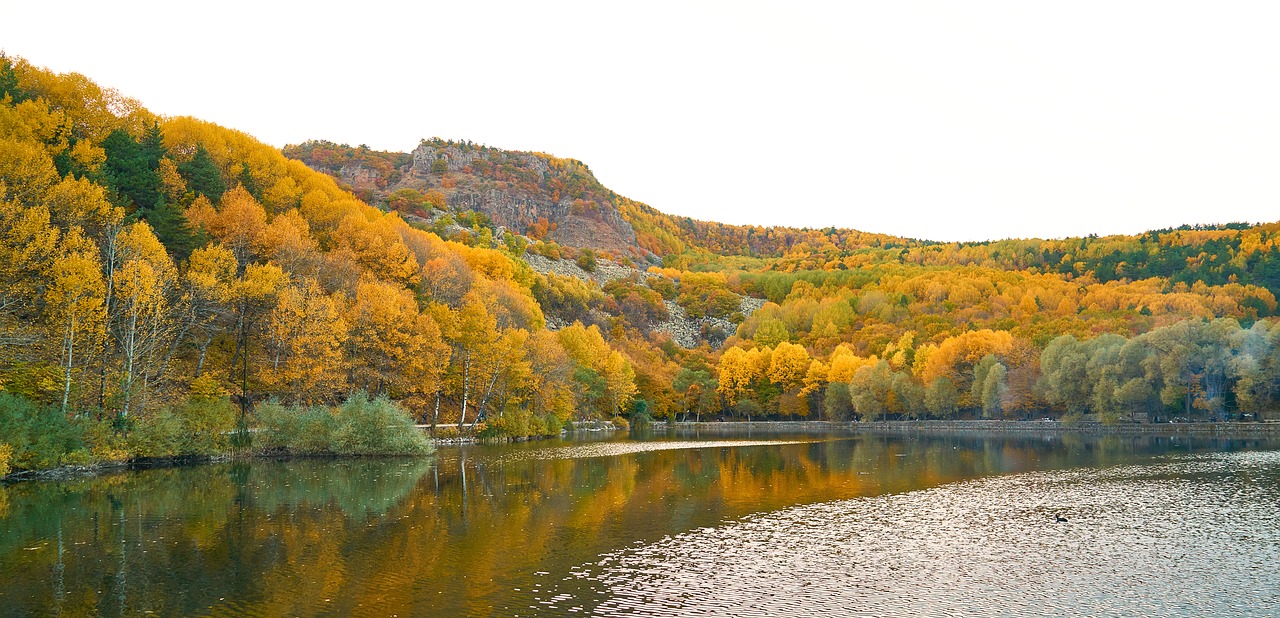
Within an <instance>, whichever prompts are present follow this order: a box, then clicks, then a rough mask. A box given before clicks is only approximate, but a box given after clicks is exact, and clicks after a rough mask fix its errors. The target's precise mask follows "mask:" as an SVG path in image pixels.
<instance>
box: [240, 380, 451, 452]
mask: <svg viewBox="0 0 1280 618" xmlns="http://www.w3.org/2000/svg"><path fill="white" fill-rule="evenodd" d="M255 417H256V419H257V422H258V426H259V432H258V435H257V436H256V439H255V445H256V446H257V447H259V448H262V449H286V450H288V451H290V452H293V453H299V454H322V453H324V454H327V453H332V454H338V455H424V454H428V453H430V452H431V449H432V446H431V441H430V440H429V439H428V438H427V437H426V435H424V434H423V432H421V431H419V430H418V428H417V427H415V426H414V423H413V418H412V417H411V416H410V415H409V413H408V412H406V411H405V410H404V409H403V408H401V407H400V406H399V405H397V404H396V403H395V402H393V401H391V400H390V399H387V398H386V397H378V398H377V399H369V396H368V395H366V394H365V393H364V392H357V393H355V394H353V395H352V396H351V397H350V398H348V399H347V401H346V403H343V404H342V405H341V406H338V407H337V408H336V409H332V410H331V409H329V408H323V407H301V406H289V407H286V406H282V405H280V404H279V403H277V402H268V403H266V404H263V405H261V406H259V407H258V409H257V412H256V413H255Z"/></svg>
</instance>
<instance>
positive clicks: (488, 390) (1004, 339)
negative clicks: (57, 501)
mask: <svg viewBox="0 0 1280 618" xmlns="http://www.w3.org/2000/svg"><path fill="white" fill-rule="evenodd" d="M780 206H781V205H780ZM1278 232H1280V224H1276V223H1268V224H1261V225H1247V224H1227V225H1215V226H1197V227H1191V226H1187V227H1183V228H1179V229H1166V230H1156V231H1151V232H1148V233H1145V234H1141V235H1136V236H1108V237H1088V238H1066V239H1059V240H1036V239H1027V240H1005V241H997V242H983V243H937V242H930V241H923V240H916V239H907V238H898V237H892V236H886V235H880V234H872V233H865V232H858V231H854V230H846V229H835V228H829V229H793V228H769V227H754V226H731V225H723V224H718V223H710V222H703V221H696V220H692V219H688V218H684V217H676V216H672V215H667V214H664V213H662V212H660V211H658V210H656V209H654V208H651V207H649V206H647V205H644V204H641V203H639V202H635V201H632V200H630V199H627V198H625V197H622V196H619V195H616V194H614V193H613V192H612V191H609V190H608V189H606V188H605V187H603V186H602V185H600V183H599V182H598V181H596V180H595V177H594V176H593V175H592V174H591V172H590V170H589V168H587V166H586V165H585V164H583V163H581V162H579V161H576V160H573V159H563V158H557V157H553V156H550V155H546V154H542V153H528V152H513V151H504V150H500V149H496V148H492V147H488V146H481V145H476V144H473V143H471V142H466V141H463V142H455V141H449V140H441V139H430V140H423V141H422V142H421V143H420V144H419V146H418V148H417V149H416V150H415V151H413V152H412V153H391V152H379V151H373V150H370V149H369V148H367V147H363V146H358V147H351V146H347V145H342V144H333V143H330V142H323V141H314V142H307V143H305V144H301V145H293V146H288V147H286V148H285V149H283V151H282V150H280V149H277V148H274V147H272V146H269V145H267V144H263V143H261V142H258V141H257V140H255V139H254V138H252V137H251V136H249V135H246V134H244V133H241V132H238V131H235V130H233V129H228V128H224V127H220V126H218V125H216V124H213V123H211V122H207V121H203V120H199V119H195V118H190V117H160V116H157V115H155V114H152V113H151V112H149V111H147V110H146V108H145V107H143V106H142V105H141V104H140V103H139V102H137V101H134V100H132V99H129V98H127V97H124V96H122V95H121V94H120V93H118V92H116V91H114V90H111V89H109V88H103V87H101V86H99V85H97V84H95V83H93V82H92V81H90V80H88V79H87V78H85V77H84V76H82V75H79V74H75V73H68V74H55V73H53V72H50V71H48V70H44V69H41V68H38V67H34V66H32V65H30V64H29V63H28V62H26V61H25V60H22V59H20V58H13V57H0V271H2V272H0V475H3V474H4V473H7V472H8V471H9V470H10V469H19V470H21V469H37V468H46V467H52V466H58V465H81V464H87V463H93V462H100V461H119V460H127V459H133V458H138V457H169V456H184V455H208V454H216V453H222V452H228V451H231V450H236V449H246V448H252V449H259V450H271V449H277V450H287V451H292V452H337V453H374V452H421V451H425V450H427V449H429V448H430V446H429V444H427V443H425V441H424V439H423V438H421V437H420V432H416V431H412V424H413V423H415V422H417V423H425V424H432V425H437V424H438V425H458V426H461V427H462V428H464V429H470V430H475V431H477V432H479V433H481V434H482V435H492V436H512V437H517V436H530V435H543V434H555V433H559V432H560V431H561V429H562V428H563V427H565V426H566V425H567V424H573V423H581V422H583V421H591V420H611V419H618V422H619V423H620V424H621V423H623V422H624V421H623V419H630V420H631V421H632V422H641V423H643V422H648V421H649V420H652V419H671V420H684V419H689V420H694V419H701V420H707V419H726V420H739V419H740V420H752V419H763V418H774V419H831V420H872V419H885V418H1016V419H1032V418H1042V417H1052V418H1064V419H1066V420H1068V421H1071V420H1077V419H1093V418H1096V419H1098V420H1100V421H1102V422H1107V423H1117V422H1134V421H1158V420H1162V421H1167V420H1171V419H1181V420H1226V419H1238V418H1244V419H1260V418H1263V417H1265V416H1267V415H1268V414H1269V413H1270V411H1271V410H1273V409H1274V408H1275V405H1276V398H1277V397H1280V346H1278V345H1277V338H1280V324H1278V323H1277V322H1275V321H1274V319H1273V315H1274V314H1275V313H1276V309H1277V307H1276V297H1275V294H1276V292H1277V291H1280V257H1277V252H1276V243H1277V240H1278V238H1277V233H1278ZM597 241H598V242H597ZM406 435H412V436H413V437H406Z"/></svg>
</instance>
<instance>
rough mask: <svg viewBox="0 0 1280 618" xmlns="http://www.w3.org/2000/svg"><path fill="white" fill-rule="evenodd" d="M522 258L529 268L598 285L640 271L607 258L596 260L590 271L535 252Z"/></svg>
mask: <svg viewBox="0 0 1280 618" xmlns="http://www.w3.org/2000/svg"><path fill="white" fill-rule="evenodd" d="M524 260H525V261H526V262H528V263H529V267H530V268H532V269H534V270H535V271H537V272H540V273H543V274H546V273H555V274H557V275H563V276H566V277H575V278H577V279H581V280H583V281H591V282H595V283H597V284H599V285H604V284H606V283H608V282H610V281H613V280H615V279H626V278H628V277H633V276H638V275H640V274H641V273H640V271H638V270H636V269H634V268H628V267H626V266H623V265H621V264H617V263H614V262H611V261H609V260H598V261H596V270H595V272H590V273H589V272H587V271H585V270H582V268H580V267H579V266H578V265H577V263H575V262H572V261H570V260H553V259H550V258H547V257H544V256H541V255H538V254H536V253H525V254H524Z"/></svg>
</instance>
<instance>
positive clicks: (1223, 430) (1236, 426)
mask: <svg viewBox="0 0 1280 618" xmlns="http://www.w3.org/2000/svg"><path fill="white" fill-rule="evenodd" d="M604 425H605V424H604V423H601V424H600V426H590V425H588V426H587V427H583V428H580V429H576V431H582V432H592V433H594V432H600V431H604V430H606V429H605V427H604ZM609 429H612V430H614V431H620V432H621V431H625V430H621V429H617V428H615V427H613V426H612V425H611V424H610V425H609ZM647 429H648V430H651V431H667V430H675V429H685V430H694V431H697V432H703V431H705V432H708V433H740V432H751V431H771V432H780V433H807V432H823V433H848V434H850V435H854V434H860V433H861V434H898V435H903V434H932V435H968V436H1009V435H1063V434H1077V435H1080V434H1083V435H1096V436H1102V435H1150V436H1196V437H1217V438H1263V439H1272V438H1274V439H1277V440H1280V423H1259V422H1251V423H1241V422H1222V423H1150V424H1136V423H1129V424H1121V425H1103V424H1101V423H1096V422H1095V423H1071V424H1067V423H1063V422H1061V421H1009V420H920V421H871V422H866V423H863V422H858V421H843V422H837V421H751V422H747V421H723V422H721V421H703V422H696V421H672V422H668V421H654V422H653V423H650V424H649V425H648V427H647ZM572 433H573V432H567V431H566V432H562V433H561V437H563V436H565V435H566V434H569V435H571V434H572ZM550 437H554V436H530V437H526V438H523V439H505V440H503V441H504V442H524V441H534V440H542V439H547V438H550ZM483 442H485V440H481V439H477V438H475V437H474V436H466V437H449V438H432V444H433V445H434V446H436V447H456V446H463V445H471V444H479V443H483ZM426 456H427V457H430V456H431V455H426ZM370 457H374V458H377V457H414V455H337V454H328V453H325V454H317V453H296V454H295V453H287V452H284V453H282V452H263V453H251V454H234V453H227V454H220V455H209V456H189V457H165V458H156V459H144V460H136V461H110V462H102V463H95V464H90V465H87V466H58V467H55V468H46V469H43V470H22V471H18V472H12V473H10V474H9V475H7V476H4V477H0V486H3V485H8V484H13V483H21V482H26V481H66V480H74V479H79V478H92V477H95V476H100V475H103V474H111V473H115V472H121V471H133V470H145V469H150V468H166V467H174V466H190V465H200V464H210V463H225V462H228V461H244V460H255V459H274V460H290V459H353V458H354V459H359V458H370Z"/></svg>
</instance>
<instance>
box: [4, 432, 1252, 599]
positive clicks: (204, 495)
mask: <svg viewBox="0 0 1280 618" xmlns="http://www.w3.org/2000/svg"><path fill="white" fill-rule="evenodd" d="M757 437H758V436H757ZM720 438H723V436H720ZM1177 440H1179V439H1178V438H1173V439H1171V438H1159V437H1153V436H1106V437H1104V438H1102V439H1097V438H1094V437H1090V436H1078V435H1072V434H1066V435H1059V436H1056V437H1050V438H1048V439H1046V438H1044V437H1040V436H1033V437H1025V438H1024V437H1015V438H975V437H964V436H946V437H919V436H906V437H903V436H869V435H864V436H859V437H856V438H846V439H839V440H835V441H829V442H819V443H808V444H790V445H772V446H751V447H734V448H727V447H717V448H700V449H683V450H657V451H648V452H640V453H634V454H629V455H623V456H615V457H594V458H584V459H559V460H542V459H536V458H527V459H516V458H504V457H502V456H501V454H503V453H505V452H506V451H504V450H502V449H458V450H454V451H445V452H442V453H441V456H440V457H439V458H438V459H437V460H397V459H391V460H379V459H357V460H295V461H289V462H280V463H276V462H251V463H247V464H246V463H237V464H225V465H211V466H197V467H190V468H173V469H163V470H147V471H142V472H133V473H128V474H118V475H111V476H105V477H100V478H95V479H84V480H77V481H69V482H59V483H23V484H19V485H14V486H11V487H9V488H7V490H6V493H7V501H8V505H9V506H8V515H7V516H5V517H4V518H3V520H0V603H4V606H5V607H6V608H7V609H8V611H13V612H15V613H19V614H21V613H41V612H47V610H48V609H49V608H50V607H51V606H56V607H57V608H60V609H61V610H63V611H67V612H72V613H120V612H125V613H135V612H142V611H145V610H151V611H157V612H160V613H167V614H191V613H209V611H210V610H209V607H210V606H217V607H218V608H219V610H220V611H223V612H226V613H236V614H243V613H262V614H269V615H283V614H314V613H317V612H321V611H330V612H335V613H373V614H389V613H401V614H433V613H434V614H464V613H469V612H471V611H473V610H475V611H480V612H481V613H484V612H485V611H491V612H493V613H498V614H504V613H513V612H514V611H515V610H518V609H520V608H521V607H524V606H526V605H528V603H527V602H526V601H528V599H527V598H526V599H523V600H521V599H513V595H515V594H516V593H514V592H513V591H514V589H515V588H521V589H523V590H524V591H528V590H530V589H531V588H532V587H533V586H534V584H536V583H537V582H538V577H537V576H536V575H535V573H537V572H539V571H545V572H551V573H557V574H563V573H566V572H567V571H568V570H569V569H571V568H572V567H574V566H577V565H579V564H582V563H584V562H587V561H590V560H593V559H594V558H595V557H596V556H598V555H599V554H601V553H605V552H609V551H613V550H615V549H617V548H620V547H623V546H627V545H629V544H632V543H635V542H653V541H656V540H658V539H660V538H662V537H663V536H666V535H669V534H674V533H679V532H683V531H687V530H692V529H696V528H699V527H705V526H717V525H720V524H721V523H722V522H724V521H726V520H732V519H736V518H740V517H744V516H747V515H750V514H752V513H758V512H764V511H771V510H776V509H781V508H785V507H788V506H791V505H794V504H802V503H812V502H822V501H828V500H835V499H841V498H849V497H854V496H858V495H868V494H875V493H882V492H898V491H909V490H912V489H917V488H922V487H927V486H931V485H935V484H938V483H945V482H950V481H955V480H961V479H965V478H973V477H977V476H983V475H989V474H1003V473H1009V472H1018V471H1022V470H1030V469H1043V468H1061V467H1069V466H1079V465H1108V464H1112V463H1123V462H1125V461H1132V460H1133V459H1134V458H1135V457H1142V456H1145V455H1146V454H1150V453H1155V452H1163V451H1167V450H1170V449H1173V450H1177V451H1183V452H1187V451H1192V450H1200V449H1206V448H1209V449H1218V448H1238V447H1241V446H1245V445H1246V444H1245V443H1241V442H1203V441H1201V442H1195V443H1191V442H1189V441H1187V440H1186V439H1182V440H1183V442H1180V443H1178V442H1177ZM60 533H61V537H59V534H60ZM59 538H61V541H62V542H61V547H62V552H59V551H58V540H59ZM32 547H35V548H36V549H33V550H27V549H25V548H32ZM584 585H586V584H584ZM584 594H585V595H586V596H585V597H583V598H590V595H591V593H590V591H586V592H584ZM517 596H518V595H517ZM325 599H330V601H326V600H325ZM504 608H505V610H509V611H504Z"/></svg>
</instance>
